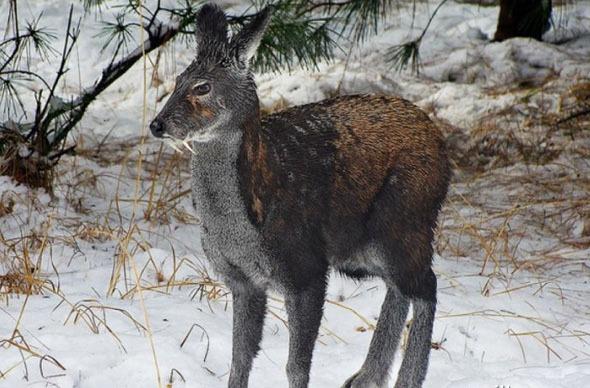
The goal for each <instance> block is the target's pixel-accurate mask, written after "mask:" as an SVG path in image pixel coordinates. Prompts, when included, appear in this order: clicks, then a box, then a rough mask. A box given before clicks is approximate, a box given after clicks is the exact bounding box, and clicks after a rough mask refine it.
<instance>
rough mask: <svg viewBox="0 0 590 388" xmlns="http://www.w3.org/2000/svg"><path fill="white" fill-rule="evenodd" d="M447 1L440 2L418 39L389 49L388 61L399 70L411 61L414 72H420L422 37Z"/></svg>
mask: <svg viewBox="0 0 590 388" xmlns="http://www.w3.org/2000/svg"><path fill="white" fill-rule="evenodd" d="M447 1H448V0H442V1H441V2H440V3H439V4H438V6H437V7H436V8H435V10H434V12H433V13H432V15H430V18H429V19H428V23H426V26H425V27H424V29H423V30H422V33H421V34H420V35H419V36H418V37H417V38H416V39H413V40H411V41H409V42H406V43H402V44H400V45H395V46H393V47H391V48H390V49H389V50H388V51H387V54H386V57H387V61H388V62H391V64H392V67H393V68H395V69H396V70H397V71H402V70H404V69H405V68H406V67H407V66H408V63H411V67H412V72H413V73H416V74H418V73H419V72H420V45H421V44H422V39H423V38H424V35H426V32H427V31H428V29H429V28H430V25H431V24H432V21H433V20H434V17H435V16H436V14H437V13H438V11H439V10H440V9H441V7H442V6H443V5H444V4H445V3H446V2H447Z"/></svg>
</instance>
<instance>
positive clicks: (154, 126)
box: [150, 119, 165, 137]
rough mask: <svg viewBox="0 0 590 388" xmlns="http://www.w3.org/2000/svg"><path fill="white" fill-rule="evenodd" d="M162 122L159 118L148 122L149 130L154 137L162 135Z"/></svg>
mask: <svg viewBox="0 0 590 388" xmlns="http://www.w3.org/2000/svg"><path fill="white" fill-rule="evenodd" d="M164 127H165V126H164V123H163V122H162V120H160V119H154V121H152V123H151V124H150V130H151V131H152V135H154V136H155V137H162V136H164Z"/></svg>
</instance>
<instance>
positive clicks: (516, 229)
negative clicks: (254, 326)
mask: <svg viewBox="0 0 590 388" xmlns="http://www.w3.org/2000/svg"><path fill="white" fill-rule="evenodd" d="M24 3H25V4H26V5H27V7H25V11H23V14H24V15H25V16H27V17H30V16H31V15H34V14H36V12H38V11H40V10H44V19H43V20H44V21H45V23H47V24H48V25H51V26H60V25H62V24H63V20H64V19H63V18H64V9H65V4H66V3H67V2H66V1H65V0H64V1H60V2H54V1H38V2H37V1H35V2H31V1H29V2H24ZM19 4H20V2H19ZM435 6H436V4H435V3H430V4H426V5H419V7H418V12H417V18H416V20H415V22H414V24H413V26H414V27H413V29H412V30H411V33H410V35H408V33H407V31H409V29H410V27H411V26H412V20H411V9H402V10H400V15H399V16H395V17H392V18H391V20H389V21H388V23H387V25H386V26H385V27H384V28H383V31H381V32H380V33H379V35H377V36H375V37H372V38H370V39H369V40H368V41H367V42H366V44H364V45H362V46H361V47H353V48H352V51H350V55H348V52H344V53H341V54H339V57H338V58H337V59H336V60H335V61H334V62H333V63H330V64H322V65H320V68H319V69H318V70H317V71H314V72H309V71H303V70H297V71H294V72H292V73H291V74H287V73H284V74H259V75H257V81H258V84H259V92H260V96H261V102H262V104H263V107H264V108H265V109H266V110H273V109H277V108H280V107H283V106H289V105H293V104H301V103H307V102H312V101H317V100H321V99H323V98H327V97H330V96H334V95H337V94H345V93H358V92H381V93H396V94H400V95H402V96H404V97H406V98H408V99H410V100H412V101H415V102H416V103H417V104H419V105H420V106H421V107H423V108H424V109H425V110H427V111H428V112H429V113H430V114H431V116H432V117H433V118H434V119H436V120H437V121H439V122H440V123H441V125H442V126H443V128H444V130H445V132H446V133H447V134H448V136H449V143H450V147H451V149H452V150H453V152H456V153H457V155H459V156H457V158H456V159H454V162H455V163H456V167H457V168H456V172H455V174H456V176H455V180H454V182H453V186H452V188H451V192H450V194H449V199H448V201H447V205H446V206H445V208H444V210H443V214H442V216H441V228H440V229H441V230H440V232H439V238H438V241H437V252H438V254H439V256H437V258H436V260H435V272H436V273H437V275H438V278H439V306H438V312H437V320H436V324H435V328H434V336H433V341H434V342H435V347H436V348H437V349H435V350H433V351H432V355H431V360H430V369H429V374H428V377H427V379H426V382H425V387H432V388H434V387H437V388H438V387H460V388H463V387H465V388H467V387H469V388H472V387H512V388H522V387H524V388H528V387H530V388H544V387H548V388H549V387H551V388H555V387H567V388H583V387H584V388H585V387H588V386H590V345H589V341H590V327H589V326H590V323H589V322H590V319H589V318H590V282H589V279H590V277H589V276H588V275H589V274H590V267H589V266H588V256H589V254H590V240H589V234H590V218H589V217H590V201H589V198H588V192H589V189H590V184H589V181H588V176H589V174H588V171H590V166H589V164H588V156H589V155H590V142H589V139H588V133H587V131H585V132H584V131H583V130H577V129H576V128H577V127H575V125H574V124H573V121H572V122H567V123H566V126H565V128H564V127H563V126H561V127H558V130H556V131H553V132H555V133H553V132H551V136H549V135H547V133H548V128H550V127H551V126H550V125H548V124H547V120H549V119H551V118H560V117H564V116H567V114H568V112H569V109H570V108H571V107H572V106H573V104H575V102H576V101H578V100H577V99H576V98H577V97H576V96H579V94H580V93H578V92H577V90H578V89H577V88H578V85H582V84H583V83H584V82H588V81H589V80H588V77H589V75H590V65H589V64H590V34H589V33H588V32H589V31H590V3H589V2H586V1H580V2H577V3H576V4H574V5H568V6H567V7H565V8H564V9H561V8H558V9H557V10H556V12H558V15H559V16H560V17H559V20H561V23H560V25H559V28H557V29H554V30H551V31H549V32H548V33H547V35H546V39H547V40H548V41H550V42H561V43H560V44H559V45H553V44H550V43H539V42H534V41H530V40H525V39H514V40H511V41H508V42H503V43H490V42H489V41H488V40H489V38H490V37H491V36H492V34H493V31H494V28H495V22H496V17H497V12H498V9H497V8H494V7H478V6H474V5H467V4H458V3H454V2H449V3H448V4H447V5H445V6H444V7H443V8H442V9H441V10H440V13H439V15H438V16H437V18H435V20H434V22H433V27H432V29H431V31H430V32H429V33H428V34H427V35H426V38H425V41H424V43H423V47H422V50H423V51H422V55H423V58H422V63H423V67H422V69H421V75H420V76H419V77H416V76H413V75H411V74H410V73H408V72H404V73H402V74H398V73H396V72H394V71H392V70H391V69H390V67H389V65H388V64H387V63H385V62H384V61H383V56H384V54H385V52H386V50H387V49H388V48H389V47H391V45H393V44H398V43H401V42H403V41H405V40H406V39H408V37H409V36H415V35H416V34H418V33H419V31H420V29H421V28H422V26H424V25H425V23H426V21H427V19H428V16H429V14H430V12H432V11H433V10H434V7H435ZM5 7H6V5H4V4H3V5H0V9H2V10H3V11H4V9H5ZM78 11H79V9H78ZM27 13H28V14H27ZM85 23H87V26H88V28H86V29H85V30H84V34H85V37H91V36H93V35H95V34H96V32H97V31H98V30H97V26H96V25H95V24H93V22H92V20H87V21H86V22H85ZM55 28H56V30H59V28H58V27H55ZM80 42H81V45H80V47H79V49H78V53H77V59H76V61H78V60H79V64H80V65H79V72H78V70H77V69H75V71H71V72H70V74H69V75H68V78H67V80H68V81H67V82H66V83H65V84H64V85H63V93H64V94H67V93H68V92H71V93H73V92H75V91H76V90H78V89H79V87H80V84H81V85H89V84H91V82H92V81H93V80H94V79H96V77H98V75H99V74H100V69H101V68H102V66H101V65H102V64H104V63H106V62H105V61H106V60H107V59H106V58H102V57H100V55H99V54H98V52H97V50H96V47H94V46H93V44H90V43H88V42H87V41H86V40H85V39H84V36H83V37H82V38H81V39H80ZM85 42H86V43H85ZM344 47H345V48H347V49H348V48H349V46H347V45H344ZM192 55H193V52H192V51H191V49H187V48H186V47H184V46H182V45H176V46H174V47H173V48H168V49H166V50H165V51H164V53H163V55H162V57H161V58H162V59H161V60H162V62H161V63H160V68H159V73H158V75H159V77H160V78H161V79H162V80H163V81H164V83H163V84H162V85H161V86H159V87H158V88H156V87H153V86H152V87H150V88H149V89H148V93H147V106H148V118H149V117H152V116H153V114H154V112H156V111H157V110H158V109H159V107H161V106H162V104H163V103H164V101H165V99H164V100H163V101H159V102H157V99H158V98H159V97H160V96H163V95H164V94H165V93H166V92H169V91H170V90H171V88H172V87H173V82H174V81H173V80H174V73H177V72H179V71H180V70H181V69H183V67H184V66H185V65H186V64H187V63H189V62H190V60H191V58H192ZM78 58H79V59H78ZM154 58H155V54H153V55H152V60H153V59H154ZM34 68H35V70H36V71H39V72H45V73H44V74H50V71H51V68H50V67H48V66H47V65H46V64H44V63H41V62H39V63H36V64H34ZM73 70H74V69H73ZM151 72H152V68H151V65H150V64H148V76H151ZM78 77H79V79H78ZM80 82H81V83H80ZM142 82H143V72H142V68H141V66H140V65H138V66H135V67H134V68H133V69H132V70H131V71H130V73H129V75H128V76H126V77H125V79H122V80H120V81H118V82H117V83H116V84H115V85H113V86H112V87H111V88H110V89H109V90H108V91H107V92H106V93H105V94H104V95H102V96H101V97H100V98H99V100H98V101H96V103H95V104H94V105H93V106H92V107H91V109H90V111H89V113H88V115H87V117H85V119H84V121H83V123H82V125H81V128H80V129H79V131H78V132H77V134H76V137H77V139H78V143H79V149H78V153H79V155H78V156H76V157H66V158H64V159H63V161H62V164H61V166H60V170H59V174H58V177H57V186H56V196H55V198H51V197H50V196H49V195H47V194H44V193H41V192H33V191H30V190H27V189H25V188H23V187H21V186H17V185H15V184H14V183H13V182H11V181H10V180H9V179H7V178H5V177H0V198H1V201H0V204H1V205H2V206H0V214H3V216H1V217H0V231H1V234H0V237H1V239H2V243H1V245H0V249H1V250H2V256H1V257H0V266H1V268H2V270H1V271H0V273H3V274H6V273H9V272H10V271H13V270H15V268H17V266H18V265H19V264H18V263H22V262H23V261H28V262H29V263H31V266H33V267H34V268H35V270H34V271H33V274H32V275H31V276H32V277H34V278H35V279H40V280H38V282H39V283H37V286H38V287H43V292H42V293H41V294H40V295H32V296H29V297H26V296H24V295H22V294H21V295H14V294H12V295H7V294H3V295H2V299H1V301H2V305H1V306H0V341H1V342H0V343H1V347H0V387H7V388H18V387H46V386H53V387H61V388H68V387H82V388H92V387H105V386H107V387H111V386H112V387H134V388H135V387H151V386H156V374H157V373H158V372H157V371H159V374H160V377H161V381H162V382H163V384H166V383H168V382H170V386H172V387H222V386H225V384H226V382H227V377H228V372H229V363H230V355H231V350H230V349H231V296H230V295H228V294H227V290H225V289H224V288H223V285H221V284H219V283H217V282H216V278H215V274H212V273H210V272H209V271H208V268H207V265H206V262H205V260H204V257H203V254H202V251H201V248H200V244H199V229H198V220H196V219H195V218H194V217H193V216H192V215H191V210H190V209H191V205H190V200H189V198H188V196H187V195H186V190H187V189H188V180H189V173H188V168H187V164H186V163H187V160H186V155H179V154H175V153H173V152H172V151H171V150H169V149H167V148H162V146H161V145H160V144H159V143H158V142H155V141H153V140H151V139H149V138H148V139H146V140H145V144H144V143H143V141H141V140H140V138H139V136H140V135H141V134H142V133H143V132H142V128H141V125H142V101H143V100H142V99H143V95H142V93H141V85H142ZM584 125H587V122H586V123H585V124H584ZM551 128H553V127H551ZM582 129H583V128H582ZM585 129H586V130H587V126H586V127H585ZM572 138H573V139H575V141H571V139H572ZM140 155H143V156H144V158H143V163H142V165H141V167H140V168H139V169H138V163H137V161H138V158H139V156H140ZM547 155H549V157H548V156H547ZM138 171H139V174H138ZM137 277H140V278H141V284H142V288H141V289H138V288H137V287H136V284H137V281H136V279H137ZM43 281H44V282H45V283H43V284H42V283H41V282H43ZM141 290H142V291H141ZM140 291H141V292H140ZM383 296H384V287H383V285H382V284H381V283H380V282H378V281H369V282H364V283H355V282H352V281H350V280H347V279H343V278H341V277H339V276H333V277H332V278H331V280H330V286H329V293H328V299H329V302H328V303H327V305H326V309H325V315H324V320H323V323H322V328H321V335H320V338H319V340H318V345H317V347H316V351H315V354H314V364H313V368H312V379H311V387H337V386H339V385H340V384H342V382H344V380H345V379H346V378H347V377H349V376H350V375H351V374H352V373H353V372H355V371H356V369H357V368H358V367H359V366H360V365H361V363H362V360H363V358H364V355H365V353H366V350H367V348H368V344H369V341H370V337H371V334H372V328H373V325H374V324H375V321H376V317H377V316H378V314H379V309H380V304H381V301H382V299H383ZM285 318H286V315H285V311H284V308H283V305H282V303H281V299H280V296H279V295H272V299H271V301H270V310H269V314H268V315H267V322H266V326H265V329H264V341H263V345H262V351H261V352H260V354H259V356H258V358H257V359H256V361H255V364H254V369H253V372H252V377H251V386H252V387H262V388H264V387H277V386H286V377H285V373H284V365H285V361H286V357H287V340H288V339H287V330H286V326H285V323H284V319H285ZM15 328H18V332H17V333H16V335H15V333H14V329H15ZM189 333H190V335H189ZM187 336H188V337H187ZM181 345H182V346H181ZM154 354H155V357H154ZM154 359H157V361H154ZM399 364H400V357H399V355H398V357H397V358H396V360H395V364H394V369H396V368H398V367H399ZM156 366H157V367H156Z"/></svg>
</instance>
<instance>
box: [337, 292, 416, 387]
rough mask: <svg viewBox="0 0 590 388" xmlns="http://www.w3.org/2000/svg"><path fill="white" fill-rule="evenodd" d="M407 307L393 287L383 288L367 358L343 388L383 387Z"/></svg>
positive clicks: (407, 300)
mask: <svg viewBox="0 0 590 388" xmlns="http://www.w3.org/2000/svg"><path fill="white" fill-rule="evenodd" d="M408 306H409V299H408V298H407V297H406V296H404V295H403V294H402V293H401V292H400V291H399V289H398V288H397V287H396V286H394V285H390V286H388V287H387V294H386V295H385V300H384V301H383V306H382V307H381V314H380V315H379V320H378V321H377V327H376V329H375V333H374V334H373V338H372V339H371V345H370V346H369V353H368V354H367V358H366V359H365V362H364V363H363V366H362V367H361V369H360V370H359V371H358V372H357V373H356V374H354V375H353V376H352V377H351V378H349V379H348V380H347V381H346V382H345V383H344V385H343V388H361V387H364V388H381V387H385V384H386V383H387V379H388V375H389V369H390V367H391V364H392V363H393V357H394V355H395V351H396V349H397V346H398V343H399V338H400V335H401V332H402V329H403V327H404V323H405V321H406V316H407V315H408Z"/></svg>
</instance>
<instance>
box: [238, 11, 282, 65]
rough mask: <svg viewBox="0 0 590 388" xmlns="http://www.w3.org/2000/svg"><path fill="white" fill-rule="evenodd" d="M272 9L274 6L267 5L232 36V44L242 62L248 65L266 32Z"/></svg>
mask: <svg viewBox="0 0 590 388" xmlns="http://www.w3.org/2000/svg"><path fill="white" fill-rule="evenodd" d="M272 11H273V10H272V6H267V7H265V8H264V9H263V10H262V11H260V12H259V13H258V14H256V16H255V17H254V19H253V20H252V21H251V22H250V23H249V24H247V25H246V26H244V28H242V30H241V31H240V32H238V33H237V34H236V35H235V36H234V37H233V38H232V41H231V46H232V48H233V50H234V52H235V55H236V58H237V59H238V61H239V62H240V63H242V64H244V65H246V66H248V64H249V63H250V59H252V57H253V56H254V54H256V50H257V49H258V46H259V45H260V42H261V41H262V37H263V36H264V32H265V31H266V28H267V27H268V25H269V23H270V18H271V16H272Z"/></svg>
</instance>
